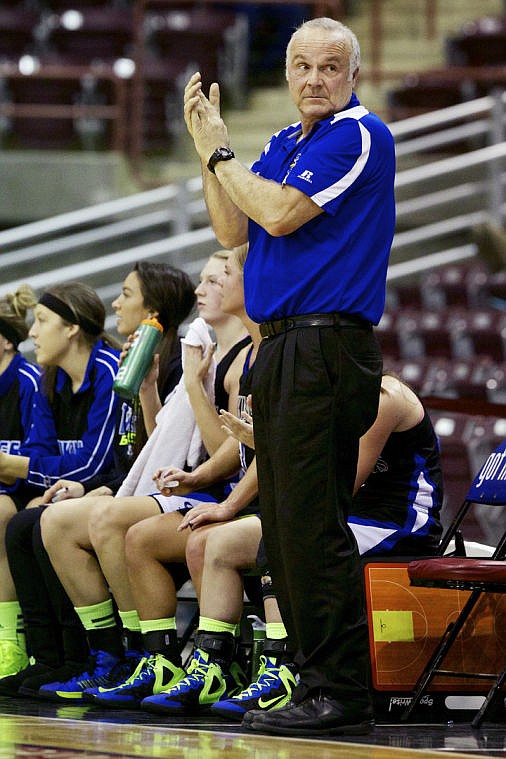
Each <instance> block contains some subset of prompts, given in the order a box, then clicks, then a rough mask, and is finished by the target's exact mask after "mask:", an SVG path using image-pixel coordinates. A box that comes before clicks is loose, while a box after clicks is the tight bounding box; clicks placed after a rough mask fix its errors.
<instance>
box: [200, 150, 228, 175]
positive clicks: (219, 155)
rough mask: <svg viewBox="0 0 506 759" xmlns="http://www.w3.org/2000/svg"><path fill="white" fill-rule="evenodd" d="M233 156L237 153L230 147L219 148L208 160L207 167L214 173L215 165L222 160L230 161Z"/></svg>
mask: <svg viewBox="0 0 506 759" xmlns="http://www.w3.org/2000/svg"><path fill="white" fill-rule="evenodd" d="M231 158H235V155H234V153H233V152H232V151H231V150H230V148H217V149H216V150H215V151H214V153H213V154H212V156H211V158H210V159H209V161H208V162H207V168H208V169H209V171H212V173H213V174H214V173H215V171H214V167H215V166H216V164H217V163H219V162H220V161H230V159H231Z"/></svg>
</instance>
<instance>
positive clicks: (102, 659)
mask: <svg viewBox="0 0 506 759" xmlns="http://www.w3.org/2000/svg"><path fill="white" fill-rule="evenodd" d="M121 661H122V660H121V659H118V658H117V657H116V656H112V654H110V653H108V652H107V651H93V652H92V655H91V656H90V659H89V662H88V667H87V669H86V671H85V672H80V673H79V674H77V675H75V676H74V677H72V678H71V679H70V680H67V681H66V682H53V683H47V684H46V685H41V687H40V688H39V691H38V696H39V697H40V698H46V699H48V700H50V701H66V702H67V703H68V702H72V703H76V704H79V703H82V702H84V701H85V700H86V699H85V697H84V691H85V690H86V689H87V688H96V687H98V686H99V685H104V686H107V685H108V684H109V682H110V679H109V678H110V676H111V673H112V672H113V670H114V669H115V667H116V666H117V665H118V664H119V663H120V662H121Z"/></svg>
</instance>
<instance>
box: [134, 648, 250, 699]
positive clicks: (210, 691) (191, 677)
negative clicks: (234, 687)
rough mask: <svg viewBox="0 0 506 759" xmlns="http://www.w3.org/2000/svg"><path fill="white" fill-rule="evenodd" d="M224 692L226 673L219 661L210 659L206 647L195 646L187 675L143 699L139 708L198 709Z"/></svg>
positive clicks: (221, 695)
mask: <svg viewBox="0 0 506 759" xmlns="http://www.w3.org/2000/svg"><path fill="white" fill-rule="evenodd" d="M234 684H235V680H234ZM227 695H228V691H227V675H226V673H225V672H224V671H223V669H222V668H221V666H220V664H218V663H217V662H215V661H210V659H209V654H208V653H207V652H206V651H202V649H200V648H197V649H196V650H195V651H194V654H193V659H192V660H191V662H190V666H189V667H188V671H187V673H186V676H185V677H183V678H182V679H181V680H180V681H179V682H178V683H177V684H176V685H175V686H174V687H173V688H170V689H165V690H164V691H162V692H161V693H159V694H158V695H153V696H148V697H147V698H145V699H143V701H142V702H141V709H145V710H146V711H148V712H156V713H162V714H170V713H173V712H182V711H200V710H201V709H202V708H208V707H209V706H210V705H211V704H214V703H215V702H216V701H218V700H219V699H220V698H222V697H223V696H225V697H227Z"/></svg>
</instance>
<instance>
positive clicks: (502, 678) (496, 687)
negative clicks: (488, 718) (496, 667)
mask: <svg viewBox="0 0 506 759" xmlns="http://www.w3.org/2000/svg"><path fill="white" fill-rule="evenodd" d="M505 682H506V667H505V668H504V669H503V671H502V672H501V673H500V675H498V677H497V680H496V681H495V682H494V684H493V685H492V687H491V688H490V690H489V692H488V693H487V697H486V699H485V701H484V702H483V704H482V706H481V708H480V710H479V712H477V713H476V714H475V716H474V718H473V721H472V722H471V727H480V725H481V723H482V722H483V719H484V717H485V713H486V712H487V711H488V708H489V706H490V705H491V703H492V701H494V699H495V697H496V696H497V694H498V693H499V691H500V690H501V689H502V686H503V685H504V683H505Z"/></svg>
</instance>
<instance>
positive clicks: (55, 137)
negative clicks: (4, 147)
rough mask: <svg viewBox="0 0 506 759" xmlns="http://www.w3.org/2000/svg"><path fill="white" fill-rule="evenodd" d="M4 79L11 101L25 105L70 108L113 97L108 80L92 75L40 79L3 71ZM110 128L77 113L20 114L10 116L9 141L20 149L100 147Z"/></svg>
mask: <svg viewBox="0 0 506 759" xmlns="http://www.w3.org/2000/svg"><path fill="white" fill-rule="evenodd" d="M0 79H1V77H0ZM3 80H4V83H5V86H6V87H7V88H8V96H9V99H10V101H11V102H13V103H16V104H18V105H19V106H26V107H28V108H31V107H34V106H35V107H37V106H44V107H47V106H48V105H49V106H53V107H54V108H56V109H58V108H61V106H67V107H68V108H73V107H75V106H78V105H85V104H88V105H91V104H93V103H94V104H95V105H101V104H107V103H111V102H113V99H114V91H113V87H112V84H111V82H110V81H108V80H99V79H94V78H93V77H92V76H91V75H83V76H82V77H81V78H79V77H66V76H64V75H62V77H57V78H40V77H31V76H22V77H19V76H12V77H9V75H8V74H5V75H4V77H3ZM111 128H112V127H111V124H110V123H105V122H104V121H101V120H100V119H90V118H86V117H85V116H84V115H81V116H78V115H77V114H74V115H73V116H72V117H71V118H70V117H68V115H67V116H63V115H62V117H61V118H58V117H57V116H55V117H53V118H49V117H48V118H46V117H44V116H42V115H41V116H37V117H36V118H34V117H33V116H32V117H29V116H26V115H25V116H23V115H19V116H15V117H12V118H11V119H10V126H9V129H10V139H11V143H10V144H11V145H12V146H13V147H15V148H19V149H26V148H29V149H53V148H67V149H72V148H88V149H90V148H100V147H105V146H107V145H108V144H110V138H111Z"/></svg>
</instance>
